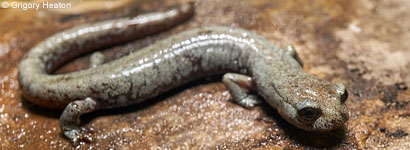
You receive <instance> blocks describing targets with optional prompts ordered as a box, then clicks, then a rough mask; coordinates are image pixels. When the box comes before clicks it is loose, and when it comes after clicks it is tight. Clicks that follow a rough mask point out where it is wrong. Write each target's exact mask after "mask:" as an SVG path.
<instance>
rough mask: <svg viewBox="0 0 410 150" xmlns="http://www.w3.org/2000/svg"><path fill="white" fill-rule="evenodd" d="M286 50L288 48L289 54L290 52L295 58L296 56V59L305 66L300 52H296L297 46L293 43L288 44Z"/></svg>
mask: <svg viewBox="0 0 410 150" xmlns="http://www.w3.org/2000/svg"><path fill="white" fill-rule="evenodd" d="M286 50H287V52H288V54H289V55H290V56H292V57H293V58H295V60H296V61H297V62H298V63H299V64H300V66H302V67H303V63H302V60H301V59H300V57H299V55H298V53H297V52H296V49H295V47H294V46H293V45H288V46H287V47H286Z"/></svg>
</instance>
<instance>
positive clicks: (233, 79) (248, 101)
mask: <svg viewBox="0 0 410 150" xmlns="http://www.w3.org/2000/svg"><path fill="white" fill-rule="evenodd" d="M222 81H223V82H224V84H225V85H226V86H227V88H228V90H229V92H230V93H231V95H232V98H233V100H234V101H235V102H236V103H238V104H239V105H241V106H243V107H246V108H250V107H253V106H255V105H257V104H259V103H260V101H259V100H258V99H257V96H255V95H250V94H248V93H247V92H248V91H249V90H251V89H252V88H253V80H252V78H251V77H249V76H245V75H241V74H234V73H227V74H225V75H224V76H223V79H222ZM245 90H246V91H247V92H245Z"/></svg>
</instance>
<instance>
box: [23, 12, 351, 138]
mask: <svg viewBox="0 0 410 150" xmlns="http://www.w3.org/2000/svg"><path fill="white" fill-rule="evenodd" d="M172 12H173V13H172ZM192 14H193V7H192V4H191V5H182V6H181V7H179V8H176V9H173V10H170V11H167V12H163V13H155V14H154V15H153V14H148V15H145V16H142V17H139V18H140V20H139V21H135V20H134V21H130V20H132V19H119V20H111V21H105V22H102V23H95V24H86V25H81V26H78V27H74V28H72V29H69V30H66V31H62V32H60V33H57V34H55V35H53V36H51V37H49V38H47V39H46V40H44V41H43V42H41V43H40V44H38V45H37V46H36V47H34V48H33V49H32V50H31V51H30V52H29V53H28V54H27V55H26V57H25V58H24V59H23V60H22V62H21V63H20V66H19V78H18V79H19V82H20V86H21V89H22V91H23V94H24V96H25V97H26V98H27V99H28V100H29V101H31V102H33V103H35V104H38V105H40V106H43V107H48V108H64V107H65V109H64V112H63V114H62V116H61V118H60V124H61V128H62V130H63V131H64V134H65V135H66V136H67V137H68V138H69V139H70V140H72V141H73V143H74V144H78V142H79V141H87V140H90V137H88V136H87V134H86V133H84V132H83V130H81V129H80V127H79V116H80V115H82V114H84V113H87V112H91V111H95V110H98V109H106V108H114V107H122V106H127V105H130V104H135V103H139V102H142V101H144V100H147V99H150V98H152V97H155V96H157V95H159V94H161V93H163V92H166V91H168V90H170V89H172V88H175V87H177V86H179V85H181V84H184V83H187V82H190V81H192V80H195V79H198V78H201V77H205V76H209V75H212V74H220V73H227V74H225V75H224V77H223V82H224V83H225V84H226V85H227V87H228V89H229V91H230V92H231V94H232V96H233V99H234V101H235V102H237V103H239V104H241V105H242V106H245V107H252V106H253V105H255V104H257V103H258V101H257V99H256V97H255V96H253V95H248V94H247V93H246V92H245V91H243V90H242V88H247V89H249V90H254V91H256V92H257V93H258V94H259V95H260V96H262V97H263V98H264V99H265V101H266V102H267V103H269V104H270V105H271V106H272V107H274V108H276V109H277V110H278V112H279V113H280V115H281V116H282V117H283V118H285V119H286V120H287V121H288V122H290V123H292V124H293V125H295V126H297V127H299V128H302V129H305V130H308V131H328V130H332V129H335V128H337V127H340V126H342V125H343V123H344V122H345V121H346V120H347V118H348V110H347V108H346V105H345V104H344V101H345V100H346V99H347V92H346V90H345V88H344V86H343V85H342V84H331V83H329V82H327V81H325V80H321V79H318V78H316V77H314V76H312V75H310V74H307V73H305V72H304V71H303V69H302V67H301V65H300V63H298V61H297V60H296V59H295V56H296V53H295V52H294V50H293V49H292V48H289V49H288V50H284V49H281V48H279V47H277V46H275V45H273V44H271V43H270V42H269V41H267V40H266V39H265V38H263V37H261V36H259V35H257V34H255V33H253V32H250V31H246V30H243V29H233V28H228V27H203V28H197V29H192V30H189V31H185V32H182V33H179V34H177V35H173V36H171V37H169V38H167V39H165V40H162V41H159V42H157V43H155V44H153V45H150V46H148V47H146V48H143V49H141V50H139V51H136V52H134V53H132V54H130V55H129V56H126V57H124V58H121V59H118V60H115V61H112V62H109V63H106V64H103V65H99V64H100V63H101V62H102V61H99V60H98V59H96V58H98V57H101V56H98V55H97V56H95V58H94V59H96V60H93V61H92V62H94V63H93V64H92V65H93V66H94V67H90V68H89V69H87V70H81V71H77V72H73V73H68V74H61V75H52V74H49V73H50V72H52V71H53V70H55V68H57V67H58V66H60V65H61V64H63V63H65V62H67V61H68V60H70V59H72V58H74V57H77V56H79V55H81V54H83V53H85V52H90V51H93V50H96V49H98V48H101V47H103V46H107V45H112V44H116V43H118V42H124V41H129V40H132V39H135V38H138V37H142V36H145V35H147V34H152V33H155V32H158V31H157V30H164V28H169V27H172V26H174V25H176V24H178V23H179V22H182V21H183V20H186V19H187V18H189V16H191V15H192ZM155 15H156V16H155ZM141 18H142V19H141ZM141 20H142V21H141ZM135 22H137V23H135ZM104 26H105V27H106V28H104ZM153 27H155V28H153ZM68 35H70V36H68ZM124 37H127V38H124Z"/></svg>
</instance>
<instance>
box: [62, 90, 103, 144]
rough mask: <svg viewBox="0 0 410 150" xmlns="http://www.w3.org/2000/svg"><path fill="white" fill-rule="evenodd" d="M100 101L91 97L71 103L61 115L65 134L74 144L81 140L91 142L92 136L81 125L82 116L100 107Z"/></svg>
mask: <svg viewBox="0 0 410 150" xmlns="http://www.w3.org/2000/svg"><path fill="white" fill-rule="evenodd" d="M98 107H99V106H98V103H97V102H96V101H94V100H93V99H91V98H86V99H84V100H77V101H73V102H71V103H69V104H68V105H67V106H66V108H65V109H64V111H63V114H62V115H61V117H60V126H61V129H62V130H63V132H64V135H65V136H66V137H67V138H69V139H70V140H71V142H72V143H73V145H74V146H77V145H79V144H80V142H91V141H92V138H91V137H90V134H89V133H87V131H86V129H85V128H82V127H80V116H81V115H83V114H85V113H88V112H92V111H95V110H97V109H98Z"/></svg>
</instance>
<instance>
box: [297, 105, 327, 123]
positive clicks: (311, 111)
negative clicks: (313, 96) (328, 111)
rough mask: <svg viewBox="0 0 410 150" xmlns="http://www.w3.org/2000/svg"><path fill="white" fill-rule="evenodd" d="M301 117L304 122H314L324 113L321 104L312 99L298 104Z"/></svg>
mask: <svg viewBox="0 0 410 150" xmlns="http://www.w3.org/2000/svg"><path fill="white" fill-rule="evenodd" d="M296 109H297V113H298V117H299V119H301V121H302V122H304V123H312V122H314V121H315V120H316V119H317V118H319V117H320V116H321V115H322V110H321V109H320V107H319V105H318V104H317V103H316V102H314V101H312V100H305V101H302V102H300V103H298V104H297V105H296Z"/></svg>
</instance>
